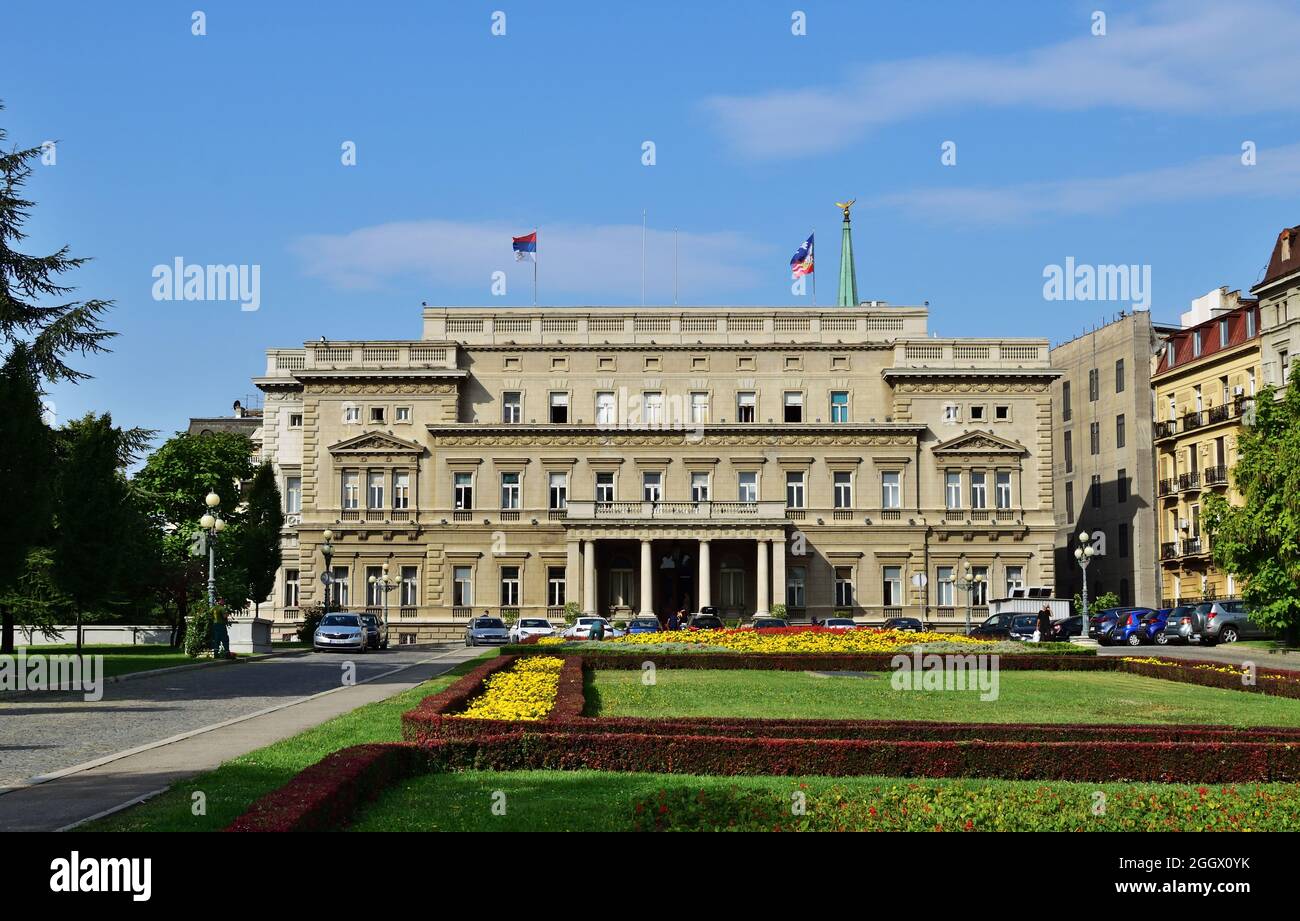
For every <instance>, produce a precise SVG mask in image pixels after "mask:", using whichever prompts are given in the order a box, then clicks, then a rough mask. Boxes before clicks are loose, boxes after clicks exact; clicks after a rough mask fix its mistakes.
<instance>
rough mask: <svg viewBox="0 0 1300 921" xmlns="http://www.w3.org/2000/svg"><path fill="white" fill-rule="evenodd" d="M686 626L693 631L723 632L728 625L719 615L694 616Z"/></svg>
mask: <svg viewBox="0 0 1300 921" xmlns="http://www.w3.org/2000/svg"><path fill="white" fill-rule="evenodd" d="M686 626H688V627H690V628H691V629H692V630H721V629H723V628H724V627H725V626H726V624H724V623H723V622H722V618H721V617H719V616H718V615H717V614H703V613H701V614H692V615H691V619H690V620H689V621H687V622H686Z"/></svg>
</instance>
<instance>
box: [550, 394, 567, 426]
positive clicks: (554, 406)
mask: <svg viewBox="0 0 1300 921" xmlns="http://www.w3.org/2000/svg"><path fill="white" fill-rule="evenodd" d="M568 421H569V395H568V393H564V392H553V393H552V394H551V424H552V425H564V424H566V423H567V422H568Z"/></svg>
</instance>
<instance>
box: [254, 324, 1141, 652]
mask: <svg viewBox="0 0 1300 921" xmlns="http://www.w3.org/2000/svg"><path fill="white" fill-rule="evenodd" d="M927 319H928V311H927V310H926V309H925V308H924V307H895V306H884V305H878V304H872V305H861V306H848V307H833V308H825V309H820V310H819V309H812V310H810V309H808V308H807V307H802V306H796V307H762V308H755V307H688V308H677V307H672V308H669V307H662V308H653V307H652V308H639V309H623V308H614V307H555V308H551V307H548V308H543V309H538V308H497V307H494V308H475V307H436V308H435V307H428V308H425V309H424V311H423V316H422V322H423V331H422V336H421V338H419V339H414V340H404V341H347V342H338V341H333V342H325V341H322V342H308V343H306V344H305V345H303V346H301V347H296V348H285V349H271V350H269V351H268V353H267V365H266V373H265V375H264V376H262V377H260V378H257V379H256V381H255V383H256V385H257V386H258V387H259V388H260V389H261V390H262V391H263V392H264V394H265V403H264V411H263V419H262V421H263V426H262V431H261V436H260V437H261V442H262V446H263V453H264V456H265V457H267V458H270V459H271V460H273V461H274V463H275V466H276V469H277V471H278V473H279V476H280V478H281V488H282V490H283V493H284V496H285V501H286V505H287V509H286V511H287V512H288V525H287V529H286V533H285V536H284V537H285V540H284V548H285V559H284V567H283V570H282V571H281V573H280V575H279V578H278V587H277V590H276V595H275V598H274V599H273V602H274V604H273V609H274V618H275V621H276V623H275V630H274V632H275V635H276V636H277V638H278V637H280V636H283V635H285V634H287V633H290V632H292V630H293V629H294V627H295V625H296V623H297V622H299V621H300V619H301V616H302V612H303V611H304V609H306V608H308V607H310V606H312V605H314V604H316V603H318V602H320V601H321V600H322V599H323V597H324V591H325V588H324V585H323V583H322V580H321V575H322V571H323V566H324V557H323V555H322V546H323V545H324V544H325V541H326V538H327V537H328V538H329V539H330V544H331V546H332V548H333V556H332V562H331V567H332V570H333V572H332V576H333V581H332V584H331V587H330V590H331V591H332V592H333V597H332V601H333V603H334V604H335V605H338V606H343V607H348V608H350V609H352V610H357V609H363V608H364V609H370V610H382V609H383V606H384V592H383V589H382V584H381V583H380V582H372V581H371V577H378V576H381V575H382V573H383V572H384V569H385V567H387V571H388V573H389V575H390V578H391V579H392V580H393V581H394V582H396V587H395V588H393V589H392V590H391V591H390V593H389V595H388V611H389V623H390V625H391V631H392V634H393V638H394V640H395V641H398V642H414V641H417V640H419V641H424V640H431V639H446V638H450V637H455V636H458V635H459V633H460V632H461V631H462V630H463V629H464V624H465V622H466V621H467V620H468V618H469V617H470V616H471V615H480V614H483V613H484V612H490V613H493V614H501V615H504V616H506V617H511V616H514V615H516V614H521V615H538V616H548V617H551V618H553V619H555V618H559V617H561V616H563V612H564V609H565V606H566V604H568V603H569V602H575V603H576V604H577V605H578V606H579V608H580V609H581V610H582V611H585V612H598V613H601V614H606V615H609V616H612V617H627V616H631V615H637V614H654V615H659V616H661V617H663V616H666V615H667V614H669V613H671V612H672V611H675V610H679V609H686V610H687V611H693V610H698V609H699V608H701V607H704V606H714V607H717V608H718V609H719V610H720V612H721V613H722V614H723V615H724V616H725V617H728V618H745V617H749V616H751V615H755V614H764V613H767V612H769V611H771V610H772V609H773V605H774V604H778V603H780V604H784V605H786V608H787V612H788V614H789V615H790V616H792V617H794V618H796V619H807V618H809V617H811V616H816V617H818V618H822V617H826V616H829V615H831V614H833V613H835V612H839V611H843V612H848V613H849V614H851V615H852V616H854V617H856V618H857V619H859V620H860V621H863V622H869V623H879V622H881V621H882V620H883V619H884V618H886V617H891V616H902V615H908V616H916V617H920V618H922V619H924V620H925V621H927V622H928V623H931V624H933V625H936V626H938V627H948V628H952V629H957V628H959V627H960V626H963V625H964V622H965V605H966V604H967V603H970V604H971V605H972V606H973V607H974V608H975V616H976V617H980V616H982V614H983V611H982V610H981V608H982V605H983V604H985V602H986V601H987V599H988V598H989V597H996V596H1002V595H1006V594H1008V593H1009V592H1010V591H1011V590H1013V589H1016V588H1021V587H1025V586H1037V585H1052V584H1053V583H1054V581H1055V572H1054V565H1055V564H1054V560H1053V546H1054V544H1055V543H1056V542H1057V522H1056V519H1055V513H1054V508H1053V460H1054V459H1053V439H1052V427H1053V421H1052V382H1053V380H1054V379H1055V378H1056V377H1057V376H1058V372H1056V371H1055V370H1053V368H1052V363H1051V357H1050V355H1049V350H1048V344H1047V343H1046V341H1044V340H1040V339H1011V340H1002V339H941V338H934V337H931V336H930V335H929V331H928V329H927ZM1127 360H1129V361H1133V363H1134V365H1135V367H1134V368H1133V369H1132V371H1131V372H1130V373H1133V374H1135V375H1137V374H1138V373H1139V372H1138V370H1137V368H1136V365H1137V364H1140V363H1139V362H1137V361H1136V360H1134V359H1132V358H1130V359H1127ZM1137 380H1140V378H1135V384H1134V387H1137V386H1140V384H1138V383H1137ZM1135 421H1136V420H1135ZM1133 438H1134V440H1135V441H1137V440H1138V439H1140V438H1141V435H1140V434H1139V432H1135V433H1134V435H1133ZM967 566H969V567H971V573H972V575H973V576H979V577H981V578H980V579H978V580H976V579H972V582H974V585H973V587H972V588H970V590H969V591H964V590H963V586H964V585H965V583H964V582H963V581H962V576H963V574H964V572H965V569H966V567H967ZM265 610H266V607H265V606H264V607H263V611H265Z"/></svg>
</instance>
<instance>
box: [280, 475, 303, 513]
mask: <svg viewBox="0 0 1300 921" xmlns="http://www.w3.org/2000/svg"><path fill="white" fill-rule="evenodd" d="M284 511H285V513H286V514H289V515H297V514H299V513H300V512H301V511H302V477H300V476H291V477H285V480H284Z"/></svg>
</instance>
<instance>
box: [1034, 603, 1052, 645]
mask: <svg viewBox="0 0 1300 921" xmlns="http://www.w3.org/2000/svg"><path fill="white" fill-rule="evenodd" d="M1051 638H1052V609H1051V608H1050V607H1048V606H1047V605H1043V607H1042V610H1040V611H1039V612H1038V626H1037V629H1035V630H1034V642H1035V643H1046V642H1049V641H1050V640H1051Z"/></svg>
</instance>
